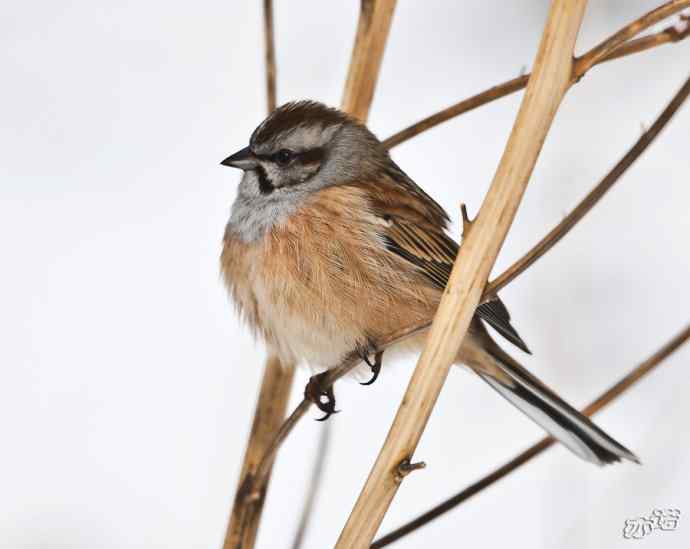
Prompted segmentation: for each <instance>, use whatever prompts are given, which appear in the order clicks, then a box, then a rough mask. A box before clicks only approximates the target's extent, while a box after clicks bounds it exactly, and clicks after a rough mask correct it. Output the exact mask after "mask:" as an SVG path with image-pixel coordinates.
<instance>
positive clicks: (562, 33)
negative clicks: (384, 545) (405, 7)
mask: <svg viewBox="0 0 690 549" xmlns="http://www.w3.org/2000/svg"><path fill="white" fill-rule="evenodd" d="M585 5H586V0H555V1H554V2H553V3H552V5H551V8H550V12H549V18H548V20H547V23H546V26H545V28H544V33H543V35H542V40H541V44H540V48H539V52H538V54H537V58H536V61H535V69H534V75H533V77H532V78H531V79H530V82H529V84H528V86H527V93H526V94H525V97H524V100H523V103H522V106H521V108H520V111H519V113H518V116H517V119H516V121H515V125H514V127H513V131H512V133H511V136H510V138H509V139H508V144H507V145H506V150H505V152H504V154H503V157H502V158H501V162H500V163H499V166H498V169H497V171H496V175H495V177H494V180H493V182H492V184H491V187H490V189H489V192H488V194H487V196H486V198H485V200H484V203H483V204H482V207H481V209H480V211H479V214H478V215H477V218H476V219H475V220H474V222H473V224H472V228H471V230H470V232H469V235H468V236H467V238H466V239H465V242H464V243H463V246H462V247H461V248H460V252H459V254H458V257H457V259H456V261H455V265H454V267H453V271H452V273H451V276H450V280H449V282H448V285H447V287H446V291H445V292H444V294H443V298H442V299H441V303H440V305H439V308H438V311H437V313H436V316H435V319H434V322H433V324H432V328H431V332H430V334H429V338H428V341H427V345H426V346H425V349H424V352H423V353H422V356H421V358H420V360H419V362H418V363H417V367H416V368H415V371H414V373H413V375H412V379H411V380H410V384H409V386H408V388H407V391H406V393H405V396H404V397H403V401H402V403H401V405H400V408H399V409H398V413H397V415H396V417H395V420H394V422H393V425H392V426H391V429H390V431H389V433H388V436H387V437H386V441H385V443H384V446H383V448H382V449H381V452H380V454H379V457H378V458H377V460H376V463H375V464H374V467H373V469H372V471H371V473H370V474H369V478H368V479H367V482H366V484H365V486H364V488H363V490H362V492H361V494H360V496H359V498H358V500H357V503H356V504H355V507H354V509H353V511H352V514H351V515H350V518H349V520H348V522H347V524H346V525H345V528H344V530H343V532H342V533H341V535H340V538H339V540H338V543H337V545H336V549H345V548H348V549H357V548H366V547H369V545H370V544H371V541H372V539H373V537H374V535H375V534H376V531H377V530H378V527H379V525H380V524H381V521H382V520H383V516H384V514H385V512H386V510H387V509H388V506H389V505H390V503H391V501H392V500H393V497H394V495H395V493H396V492H397V489H398V486H399V484H400V478H401V477H400V476H399V475H398V474H396V473H397V470H398V467H399V465H400V464H401V463H402V462H404V460H406V459H407V460H410V458H411V456H412V453H413V452H414V450H415V448H416V446H417V443H418V441H419V439H420V437H421V434H422V432H423V430H424V427H425V426H426V423H427V420H428V418H429V416H430V414H431V411H432V409H433V406H434V404H435V402H436V399H437V398H438V394H439V392H440V391H441V387H442V386H443V384H444V382H445V379H446V376H447V374H448V370H449V368H450V365H451V363H452V362H453V361H454V359H455V357H456V356H457V353H458V350H459V348H460V345H461V343H462V340H463V338H464V336H465V333H466V332H467V328H468V327H469V324H470V321H471V319H472V316H473V315H474V310H475V308H476V307H477V305H478V303H479V299H480V298H481V295H482V291H483V289H484V286H485V284H486V279H487V276H488V275H489V271H490V270H491V267H492V266H493V263H494V261H495V260H496V256H497V255H498V251H499V250H500V247H501V244H502V243H503V240H504V239H505V236H506V234H507V232H508V229H509V228H510V225H511V223H512V220H513V218H514V216H515V213H516V211H517V208H518V205H519V203H520V200H521V198H522V195H523V193H524V190H525V188H526V186H527V182H528V180H529V176H530V174H531V172H532V169H533V167H534V164H535V162H536V160H537V157H538V155H539V152H540V150H541V146H542V144H543V142H544V139H545V138H546V134H547V132H548V130H549V127H550V126H551V122H552V120H553V117H554V115H555V114H556V110H557V109H558V106H559V104H560V102H561V99H562V97H563V95H564V94H565V92H566V90H567V89H568V86H569V84H570V77H571V74H572V61H573V47H574V44H575V39H576V38H577V33H578V30H579V28H580V23H581V21H582V16H583V15H584V8H585Z"/></svg>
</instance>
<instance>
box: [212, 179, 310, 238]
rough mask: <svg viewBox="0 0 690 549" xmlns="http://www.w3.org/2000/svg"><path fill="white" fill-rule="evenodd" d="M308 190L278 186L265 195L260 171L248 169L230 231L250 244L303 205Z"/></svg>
mask: <svg viewBox="0 0 690 549" xmlns="http://www.w3.org/2000/svg"><path fill="white" fill-rule="evenodd" d="M288 191H289V192H288ZM305 191H306V189H305ZM305 191H301V190H297V189H290V190H288V189H276V190H275V191H273V192H272V193H270V194H261V192H260V191H259V188H258V181H257V176H256V174H255V173H254V172H246V173H245V174H244V176H243V177H242V182H241V183H240V186H239V189H238V193H237V198H235V202H234V203H233V204H232V209H231V212H230V220H229V221H228V224H227V226H226V228H225V232H226V234H227V233H231V234H233V235H235V236H237V237H239V238H240V239H241V240H242V241H243V242H246V243H251V242H255V241H257V240H258V239H260V238H262V237H263V236H264V235H265V234H266V233H267V232H268V231H269V230H271V228H273V227H274V226H276V225H280V224H281V223H283V222H284V221H285V220H286V219H287V218H288V217H289V216H290V215H291V214H292V213H294V212H295V211H296V210H297V209H298V208H299V206H300V205H301V204H302V203H303V202H304V201H305V199H306V198H307V192H305Z"/></svg>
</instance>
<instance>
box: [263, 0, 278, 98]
mask: <svg viewBox="0 0 690 549" xmlns="http://www.w3.org/2000/svg"><path fill="white" fill-rule="evenodd" d="M264 53H265V56H266V107H267V109H268V112H273V111H274V110H275V108H276V49H275V43H274V39H273V0H264Z"/></svg>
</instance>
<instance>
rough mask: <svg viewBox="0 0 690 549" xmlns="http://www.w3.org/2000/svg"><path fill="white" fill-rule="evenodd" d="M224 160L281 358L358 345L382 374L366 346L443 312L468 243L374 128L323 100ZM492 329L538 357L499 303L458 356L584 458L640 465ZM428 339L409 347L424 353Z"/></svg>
mask: <svg viewBox="0 0 690 549" xmlns="http://www.w3.org/2000/svg"><path fill="white" fill-rule="evenodd" d="M222 164H223V165H225V166H232V167H235V168H239V169H241V170H243V171H244V175H243V177H242V180H241V182H240V185H239V191H238V194H237V197H236V199H235V202H234V204H233V205H232V210H231V214H230V220H229V221H228V224H227V226H226V229H225V235H224V239H223V251H222V254H221V271H222V273H223V277H224V279H225V282H226V284H227V287H228V290H229V292H230V295H231V296H232V298H233V300H234V302H235V304H236V306H237V308H238V310H239V312H240V314H241V316H242V317H243V318H244V319H246V321H247V323H248V324H249V326H250V327H251V328H252V329H253V331H254V332H255V333H256V334H258V335H259V336H260V337H261V338H262V339H263V340H264V341H265V343H266V345H267V347H268V350H269V353H271V354H272V355H275V356H277V357H278V358H279V359H280V360H281V361H282V362H283V363H288V364H291V363H307V364H309V365H311V366H312V367H315V368H322V369H328V368H332V367H335V366H337V365H338V364H339V363H340V362H341V361H342V360H343V358H344V357H346V356H348V355H350V354H351V353H353V352H359V353H360V355H361V356H362V359H363V361H366V362H367V363H368V364H370V366H372V369H373V370H374V376H376V375H377V374H378V367H379V366H380V355H377V359H378V360H377V364H371V363H370V362H369V359H368V350H370V349H376V348H377V347H376V345H377V342H378V341H382V340H383V339H384V338H385V337H386V335H388V334H391V333H392V332H394V331H396V330H399V329H401V328H404V327H407V326H411V325H413V324H415V323H420V322H423V321H426V320H429V319H430V318H432V317H433V315H434V312H435V311H436V308H437V306H438V304H439V301H440V299H441V295H442V293H443V290H444V288H445V286H446V283H447V282H448V278H449V276H450V272H451V269H452V266H453V262H454V261H455V258H456V256H457V253H458V249H459V246H458V244H457V243H456V242H455V241H454V240H453V239H452V238H450V237H449V236H448V235H447V233H446V229H447V225H448V222H449V217H448V214H447V213H446V212H445V211H444V210H443V208H442V207H441V206H440V205H439V204H437V203H436V202H435V201H434V200H433V199H432V198H431V197H430V196H429V195H428V194H426V193H425V192H424V191H423V190H422V189H421V188H420V187H419V186H418V185H417V184H416V183H415V182H414V181H412V179H410V178H409V177H408V176H407V175H406V174H405V173H404V172H403V171H402V170H401V169H400V168H399V167H398V166H397V164H396V163H395V162H394V161H393V160H392V159H391V157H390V155H389V154H388V151H387V150H386V148H385V147H384V146H383V145H382V144H381V142H380V141H379V140H378V139H377V138H376V136H374V134H373V133H371V132H370V131H369V130H368V129H367V127H366V126H365V125H364V124H362V123H360V122H359V121H357V120H355V119H354V118H352V117H350V116H348V115H347V114H345V113H343V112H341V111H339V110H337V109H334V108H329V107H327V106H325V105H323V104H321V103H318V102H315V101H297V102H291V103H287V104H285V105H283V106H281V107H280V108H278V109H276V110H275V111H273V113H271V114H270V115H269V116H268V117H267V118H266V119H265V120H264V121H263V122H262V123H261V124H260V125H259V126H258V127H257V128H256V129H255V130H254V132H253V133H252V135H251V138H250V140H249V146H248V147H246V148H244V149H242V150H240V151H239V152H237V153H235V154H233V155H232V156H229V157H228V158H226V159H225V160H223V161H222ZM484 323H486V324H488V325H489V326H491V327H492V328H494V329H495V330H496V331H497V332H498V333H499V334H500V335H501V336H503V337H504V338H506V339H507V340H508V341H509V342H511V343H513V344H514V345H516V346H517V347H518V348H520V349H522V350H523V351H525V352H528V353H529V349H528V348H527V346H526V345H525V343H524V341H523V340H522V339H521V338H520V336H519V335H518V333H517V331H516V330H515V329H514V328H513V326H512V324H511V322H510V315H509V313H508V310H507V309H506V307H505V305H504V304H503V302H502V301H501V300H500V299H499V298H498V297H495V298H493V299H491V300H489V301H487V302H485V303H483V304H481V305H479V307H478V308H477V310H476V313H475V316H474V318H473V320H472V323H471V325H470V328H469V331H468V333H467V335H466V336H465V339H464V341H463V343H462V346H461V349H460V351H459V353H458V356H457V360H456V362H457V363H458V364H464V365H466V366H468V367H469V368H470V369H472V370H473V371H474V372H476V373H477V374H478V375H479V377H480V378H481V379H483V380H484V381H485V382H487V383H488V384H489V385H490V386H491V387H492V388H493V389H495V390H496V391H497V392H498V393H499V394H500V395H501V396H503V397H504V398H505V399H507V400H508V401H509V402H510V403H511V404H513V405H514V406H515V407H517V408H518V409H519V410H520V411H522V412H523V413H525V414H526V415H527V416H528V417H530V418H531V419H532V420H533V421H535V422H536V423H538V424H539V425H541V427H542V428H544V429H545V430H546V431H547V432H548V433H550V434H551V435H552V436H553V437H554V438H556V439H558V440H559V441H560V442H562V443H563V444H564V445H565V446H566V447H567V448H569V449H570V450H571V451H572V452H573V453H575V454H576V455H578V456H580V457H581V458H583V459H585V460H588V461H591V462H593V463H596V464H599V465H604V464H607V463H612V462H616V461H619V460H620V459H627V460H630V461H633V462H637V463H639V461H638V459H637V457H636V456H635V455H634V454H633V453H632V452H631V451H630V450H628V449H626V448H625V447H624V446H622V445H621V444H619V443H618V442H616V441H615V440H614V439H613V438H611V437H610V436H609V435H607V434H606V433H605V432H604V431H603V430H601V429H600V428H599V427H597V426H596V425H595V424H594V423H592V421H590V420H589V419H588V418H587V417H585V416H583V415H582V414H581V413H580V412H578V411H577V410H576V409H574V408H573V407H572V406H570V405H569V404H567V403H566V402H565V401H564V400H563V399H561V398H560V397H559V396H558V395H557V394H556V393H555V392H553V391H552V390H551V389H549V388H548V387H547V386H546V385H544V383H542V382H541V381H540V380H539V379H537V378H536V377H535V376H534V375H532V374H531V373H530V372H528V371H527V370H526V369H525V368H523V367H522V366H521V365H520V364H519V363H518V362H516V361H515V360H514V359H513V358H512V357H511V356H510V355H508V354H507V353H506V352H505V351H503V350H502V349H501V348H500V347H499V346H498V344H497V343H496V342H495V341H494V340H493V339H492V338H491V336H490V335H489V332H488V330H487V329H486V327H485V325H484ZM425 339H426V336H425V335H419V336H415V337H413V338H412V339H411V340H410V341H407V342H405V345H406V346H407V347H408V348H409V347H412V348H414V349H419V350H421V348H422V347H423V345H424V343H425ZM330 397H331V399H332V401H333V402H332V404H334V398H333V397H332V394H331V395H330ZM317 405H318V402H317ZM322 409H325V410H326V411H328V412H331V411H333V409H332V407H331V408H328V407H326V408H323V407H322Z"/></svg>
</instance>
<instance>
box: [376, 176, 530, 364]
mask: <svg viewBox="0 0 690 549" xmlns="http://www.w3.org/2000/svg"><path fill="white" fill-rule="evenodd" d="M396 169H397V170H398V172H399V173H400V174H402V171H400V170H399V168H397V166H396ZM391 175H393V174H391ZM395 175H396V176H397V177H396V178H395V180H394V181H391V182H379V184H377V185H376V190H377V191H379V192H377V193H376V199H375V200H374V203H373V204H374V208H373V209H374V212H373V213H374V214H375V215H377V216H379V217H380V218H382V220H383V221H384V223H381V224H380V225H378V226H380V229H379V230H380V236H381V239H382V241H383V243H384V245H385V246H386V248H387V250H388V251H390V252H392V253H394V254H396V255H398V256H399V257H401V258H403V259H405V260H406V261H408V262H409V263H410V265H411V266H413V267H414V268H416V269H417V270H418V271H419V273H420V274H422V275H423V278H424V279H426V280H427V281H428V282H429V283H430V284H431V285H433V286H434V287H436V288H437V289H439V290H441V291H443V290H444V289H445V287H446V284H447V283H448V279H449V278H450V272H451V269H452V268H453V263H454V262H455V257H456V256H457V254H458V250H459V246H458V244H457V243H456V242H455V241H454V240H453V239H452V238H450V237H449V236H448V235H447V234H446V232H445V227H446V222H447V220H448V216H447V214H446V212H445V211H444V210H443V208H441V206H439V205H438V204H437V203H436V202H435V201H434V200H433V199H432V198H431V197H429V196H428V195H427V194H426V193H424V191H422V190H421V189H420V188H419V187H418V186H417V185H416V184H415V183H414V182H412V180H411V179H409V178H408V177H407V176H405V175H404V174H402V176H404V180H403V183H400V179H399V177H400V176H399V175H398V174H395ZM396 182H398V184H397V185H396V184H395V183H396ZM476 314H477V316H478V317H479V318H481V319H482V320H485V321H486V322H487V323H488V324H489V325H490V326H491V327H493V328H494V329H495V330H496V331H497V332H498V333H500V334H501V335H502V336H503V337H505V338H506V339H507V340H508V341H510V342H511V343H513V344H514V345H516V346H517V347H519V348H520V349H522V350H523V351H525V352H526V353H530V350H529V348H528V347H527V345H526V344H525V342H524V341H523V340H522V338H521V337H520V335H519V334H518V333H517V331H516V330H515V328H513V326H512V324H511V323H510V313H509V312H508V309H507V308H506V307H505V305H504V304H503V302H502V301H501V300H500V298H498V297H496V298H494V299H491V300H489V301H487V302H485V303H482V304H481V305H479V307H477V310H476Z"/></svg>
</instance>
